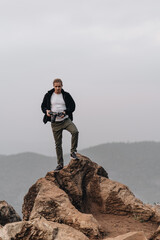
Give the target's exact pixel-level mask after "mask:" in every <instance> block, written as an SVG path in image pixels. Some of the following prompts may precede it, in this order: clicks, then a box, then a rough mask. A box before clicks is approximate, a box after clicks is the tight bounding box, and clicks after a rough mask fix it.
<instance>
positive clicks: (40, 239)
mask: <svg viewBox="0 0 160 240" xmlns="http://www.w3.org/2000/svg"><path fill="white" fill-rule="evenodd" d="M0 239H2V240H11V239H12V240H21V239H23V240H28V239H30V240H54V239H56V240H64V239H65V240H75V239H76V240H88V238H87V237H86V236H85V235H84V234H83V233H81V232H79V231H77V230H75V229H73V228H72V227H69V226H67V225H64V224H59V223H55V222H50V221H47V220H46V219H44V218H41V219H34V220H33V221H22V222H16V223H10V224H7V225H5V227H3V228H2V229H0Z"/></svg>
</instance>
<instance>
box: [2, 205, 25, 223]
mask: <svg viewBox="0 0 160 240" xmlns="http://www.w3.org/2000/svg"><path fill="white" fill-rule="evenodd" d="M18 221H21V218H20V216H19V215H18V214H17V213H16V211H15V210H14V208H13V207H12V206H11V205H9V204H8V203H7V202H6V201H0V224H1V225H3V226H4V225H5V224H7V223H11V222H18Z"/></svg>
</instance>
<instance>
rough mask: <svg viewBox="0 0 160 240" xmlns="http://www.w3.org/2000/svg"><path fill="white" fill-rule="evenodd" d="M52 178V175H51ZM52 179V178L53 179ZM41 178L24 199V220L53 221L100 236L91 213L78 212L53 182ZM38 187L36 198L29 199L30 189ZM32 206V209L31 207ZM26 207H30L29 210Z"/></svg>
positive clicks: (93, 235)
mask: <svg viewBox="0 0 160 240" xmlns="http://www.w3.org/2000/svg"><path fill="white" fill-rule="evenodd" d="M53 179H54V177H53ZM53 179H52V180H53ZM54 181H55V180H54ZM54 181H53V182H51V181H48V180H46V179H45V178H42V179H40V180H38V181H37V183H36V185H34V186H33V189H32V188H31V189H30V190H29V193H28V195H27V196H26V198H25V199H24V205H23V214H24V220H28V219H30V220H31V219H35V218H37V217H38V218H40V217H41V216H43V217H44V218H45V219H47V220H49V221H53V222H58V223H64V224H67V225H69V226H72V227H74V228H75V229H77V230H80V231H81V232H83V233H84V234H86V235H87V236H90V237H93V238H94V237H99V236H100V226H99V225H98V222H97V221H96V219H95V218H94V217H93V216H92V215H91V214H83V213H81V212H79V211H78V210H77V209H76V208H75V207H74V206H73V205H72V204H71V202H70V200H69V198H68V195H67V194H66V193H65V192H64V191H63V190H62V189H60V188H59V187H58V186H57V185H56V184H55V183H54ZM35 189H36V191H37V189H39V192H38V194H37V196H36V198H33V202H32V199H30V201H29V202H28V201H27V200H28V198H29V196H32V191H33V190H35ZM31 206H32V209H31ZM28 209H31V211H30V212H29V211H28Z"/></svg>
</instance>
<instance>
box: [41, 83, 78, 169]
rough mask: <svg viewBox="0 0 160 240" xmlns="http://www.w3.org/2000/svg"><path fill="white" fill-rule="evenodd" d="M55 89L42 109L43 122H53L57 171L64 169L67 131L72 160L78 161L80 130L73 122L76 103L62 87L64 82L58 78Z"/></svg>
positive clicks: (46, 96)
mask: <svg viewBox="0 0 160 240" xmlns="http://www.w3.org/2000/svg"><path fill="white" fill-rule="evenodd" d="M53 87H54V88H53V89H51V90H50V91H48V92H47V93H46V94H45V96H44V99H43V102H42V105H41V109H42V112H43V113H44V114H45V115H44V118H43V122H44V123H45V124H46V123H47V122H48V121H50V122H51V127H52V132H53V136H54V140H55V146H56V154H57V162H58V165H57V167H56V169H55V170H56V171H58V170H60V169H62V168H63V150H62V132H63V130H67V131H69V132H70V133H71V135H72V139H71V154H70V156H71V159H78V158H77V155H76V152H77V145H78V130H77V128H76V126H75V124H74V123H73V122H72V120H73V115H72V113H73V112H74V110H75V102H74V100H73V98H72V97H71V95H70V94H69V93H68V92H65V91H64V90H63V89H62V87H63V83H62V80H61V79H59V78H56V79H55V80H54V81H53Z"/></svg>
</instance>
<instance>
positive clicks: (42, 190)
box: [23, 155, 160, 239]
mask: <svg viewBox="0 0 160 240" xmlns="http://www.w3.org/2000/svg"><path fill="white" fill-rule="evenodd" d="M78 156H79V160H72V161H71V162H70V163H69V165H67V166H66V167H64V168H63V169H62V170H60V171H59V172H54V171H53V172H49V173H47V175H46V177H45V178H42V179H39V180H38V181H37V182H36V183H35V184H34V185H33V186H32V187H31V188H30V189H29V192H28V193H27V195H26V196H25V198H24V204H23V217H24V220H33V219H35V218H40V217H41V216H42V217H44V218H45V219H47V220H48V221H52V222H58V223H63V224H66V225H69V226H72V227H73V228H75V229H77V230H80V231H81V232H83V233H84V234H85V235H86V236H88V237H89V238H90V239H94V238H97V239H100V238H101V236H102V233H103V231H102V228H101V226H100V225H99V224H98V222H97V221H96V219H95V218H94V217H93V215H92V213H93V214H94V213H96V212H100V213H102V214H114V215H119V216H120V215H124V216H125V215H126V216H127V215H128V216H134V218H135V219H137V220H138V221H149V220H153V221H156V222H157V221H158V219H159V220H160V214H159V213H158V212H156V211H155V210H153V209H152V208H151V207H150V206H148V205H145V204H143V203H142V202H141V201H140V200H139V199H137V198H135V196H134V195H133V193H132V192H131V191H130V190H129V189H128V187H126V186H125V185H123V184H120V183H118V182H115V181H112V180H110V179H108V174H107V173H106V171H105V170H104V169H103V168H102V167H100V166H99V165H97V164H96V163H93V162H92V161H91V160H90V159H88V158H86V157H84V156H82V155H78ZM86 213H87V214H86ZM88 213H90V214H88Z"/></svg>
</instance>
